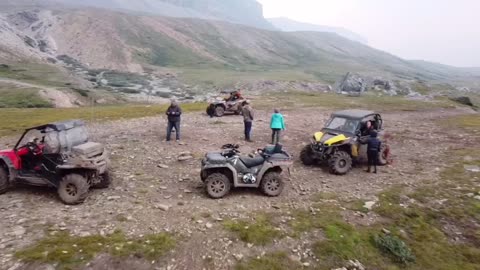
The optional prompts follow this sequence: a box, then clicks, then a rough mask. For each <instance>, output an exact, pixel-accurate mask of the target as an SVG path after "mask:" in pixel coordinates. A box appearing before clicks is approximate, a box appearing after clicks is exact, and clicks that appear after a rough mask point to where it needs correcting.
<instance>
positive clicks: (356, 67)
mask: <svg viewBox="0 0 480 270" xmlns="http://www.w3.org/2000/svg"><path fill="white" fill-rule="evenodd" d="M60 14H61V16H63V17H65V18H67V17H68V18H69V19H68V20H69V21H81V20H82V19H85V18H84V16H89V18H91V20H100V22H99V23H97V24H96V27H99V29H97V31H96V32H99V33H102V32H111V31H112V29H110V28H109V27H113V28H114V29H113V31H115V35H112V36H118V37H119V38H120V41H121V42H119V41H118V40H112V41H111V42H112V44H116V45H115V46H113V47H111V48H107V47H105V46H104V47H105V48H104V47H102V46H100V45H96V44H89V46H78V47H76V49H75V50H76V51H75V53H76V54H77V55H89V54H91V53H99V52H102V51H103V52H104V53H102V56H105V55H111V56H110V57H111V59H110V60H111V61H120V60H119V59H125V57H118V56H122V55H123V56H125V53H127V52H128V54H131V55H130V56H131V57H132V58H133V60H134V61H136V62H137V63H140V64H143V65H147V66H148V65H152V66H160V67H170V68H178V69H180V70H183V71H184V77H185V78H187V79H190V80H199V81H200V82H207V83H208V82H209V81H214V82H215V81H216V80H217V79H218V80H219V81H220V83H222V82H223V81H225V79H224V78H221V76H217V75H216V74H217V73H220V74H221V72H227V73H229V75H230V77H231V79H232V80H236V79H237V78H238V79H242V80H244V79H248V77H250V76H251V77H253V78H259V77H261V78H265V79H270V78H272V79H277V78H278V76H277V75H278V73H281V72H284V71H293V74H296V75H293V76H289V75H286V76H285V79H286V80H288V79H290V78H291V79H295V78H298V79H303V78H305V77H307V78H309V79H316V80H323V81H327V82H334V81H336V80H337V79H338V78H339V77H340V76H342V75H344V74H345V73H346V72H348V71H358V72H363V73H371V74H375V75H378V74H383V75H391V76H395V77H398V78H420V79H425V80H443V79H445V78H448V77H450V74H449V72H448V71H445V70H444V69H438V70H434V71H431V70H430V69H428V68H424V67H423V66H421V65H417V64H415V63H413V62H410V61H405V60H403V59H400V58H398V57H395V56H393V55H390V54H388V53H385V52H382V51H379V50H376V49H373V48H370V47H368V46H365V45H363V44H360V43H357V42H353V41H350V40H348V39H345V38H342V37H340V36H337V35H335V34H330V33H313V32H294V33H285V32H276V31H267V30H260V29H255V28H251V27H246V26H241V25H235V24H230V23H225V22H214V21H206V20H198V19H179V18H166V17H155V16H135V15H128V14H123V13H114V12H108V11H99V10H96V11H92V12H88V10H87V11H86V10H82V11H81V12H80V11H62V12H61V13H60ZM102 14H108V16H102ZM76 17H78V20H77V19H75V18H76ZM102 20H103V21H102ZM102 25H108V27H107V26H105V29H103V28H102ZM94 32H95V31H94ZM89 34H91V33H89ZM68 38H72V39H78V41H79V42H80V41H81V40H82V39H83V38H84V37H83V35H82V34H80V35H73V36H68ZM99 38H100V39H101V40H103V41H105V39H106V37H105V36H101V37H99ZM77 44H80V43H77ZM122 44H126V45H125V46H126V47H122ZM112 48H114V50H118V52H115V53H113V52H111V51H110V50H111V49H112ZM126 48H128V50H124V49H126ZM130 56H129V57H130ZM90 59H91V58H90ZM99 65H101V63H99ZM195 69H200V70H206V71H208V72H204V75H205V76H204V77H201V78H199V77H198V76H197V74H198V72H196V71H195ZM237 75H238V77H236V76H237Z"/></svg>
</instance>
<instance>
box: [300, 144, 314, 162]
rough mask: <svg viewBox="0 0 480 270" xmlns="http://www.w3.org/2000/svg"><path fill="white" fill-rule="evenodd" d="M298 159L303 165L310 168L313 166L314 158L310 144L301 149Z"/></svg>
mask: <svg viewBox="0 0 480 270" xmlns="http://www.w3.org/2000/svg"><path fill="white" fill-rule="evenodd" d="M300 159H301V160H302V162H303V164H304V165H307V166H311V165H313V164H315V158H314V157H313V151H312V146H311V145H310V144H308V145H306V146H305V147H304V148H303V149H302V152H300Z"/></svg>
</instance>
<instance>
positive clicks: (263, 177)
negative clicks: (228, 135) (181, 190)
mask: <svg viewBox="0 0 480 270" xmlns="http://www.w3.org/2000/svg"><path fill="white" fill-rule="evenodd" d="M238 148H239V147H238V145H233V144H227V145H224V146H223V147H222V149H223V150H222V151H220V152H218V151H217V152H210V153H207V154H206V155H205V158H204V159H203V160H202V170H201V179H202V181H203V182H204V183H205V189H206V191H207V194H208V195H209V196H210V197H211V198H213V199H220V198H223V197H224V196H225V195H227V194H228V193H229V192H230V190H231V188H232V186H233V187H235V188H239V187H242V188H260V189H261V191H262V192H263V193H264V194H265V195H267V196H270V197H276V196H279V195H280V194H281V193H282V191H283V188H284V185H285V183H284V181H283V175H282V172H283V171H284V170H285V169H287V170H288V171H290V167H291V165H292V164H293V160H292V157H291V156H290V155H289V154H288V153H287V152H286V151H283V150H282V146H281V145H280V144H277V145H271V146H267V147H265V148H264V149H258V150H257V154H256V155H253V156H252V155H251V156H248V155H240V151H239V150H238Z"/></svg>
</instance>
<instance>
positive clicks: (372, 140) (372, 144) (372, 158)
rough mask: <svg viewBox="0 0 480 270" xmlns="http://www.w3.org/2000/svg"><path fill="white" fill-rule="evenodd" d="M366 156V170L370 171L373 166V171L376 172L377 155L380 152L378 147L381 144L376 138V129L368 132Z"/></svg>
mask: <svg viewBox="0 0 480 270" xmlns="http://www.w3.org/2000/svg"><path fill="white" fill-rule="evenodd" d="M367 145H368V146H367V156H368V170H367V172H371V168H372V166H373V170H374V171H373V173H377V165H378V155H379V154H380V148H381V146H382V142H381V141H380V140H379V139H378V133H377V132H376V131H374V130H373V131H371V132H370V137H369V138H368V141H367Z"/></svg>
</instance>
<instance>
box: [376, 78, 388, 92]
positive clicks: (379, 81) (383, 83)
mask: <svg viewBox="0 0 480 270" xmlns="http://www.w3.org/2000/svg"><path fill="white" fill-rule="evenodd" d="M373 86H380V87H381V88H383V89H384V90H387V91H388V90H390V89H392V84H391V83H390V82H389V81H387V80H382V79H375V80H373Z"/></svg>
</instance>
